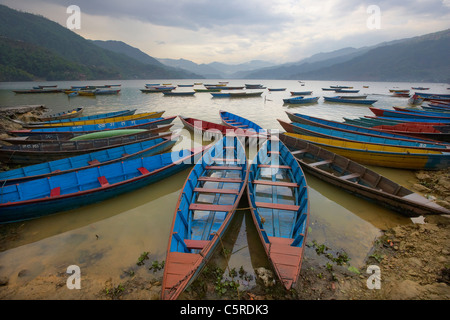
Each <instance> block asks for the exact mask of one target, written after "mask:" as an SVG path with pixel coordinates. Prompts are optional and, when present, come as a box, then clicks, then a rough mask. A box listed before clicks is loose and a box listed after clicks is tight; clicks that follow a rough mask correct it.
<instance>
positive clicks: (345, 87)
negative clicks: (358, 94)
mask: <svg viewBox="0 0 450 320" xmlns="http://www.w3.org/2000/svg"><path fill="white" fill-rule="evenodd" d="M330 88H331V89H333V90H334V89H353V87H349V86H330Z"/></svg>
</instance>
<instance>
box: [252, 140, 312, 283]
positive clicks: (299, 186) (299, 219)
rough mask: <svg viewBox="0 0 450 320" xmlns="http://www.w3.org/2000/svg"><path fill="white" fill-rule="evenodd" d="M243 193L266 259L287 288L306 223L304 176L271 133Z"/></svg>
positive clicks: (295, 270) (296, 264) (301, 247)
mask: <svg viewBox="0 0 450 320" xmlns="http://www.w3.org/2000/svg"><path fill="white" fill-rule="evenodd" d="M247 194H248V199H249V204H250V210H251V213H252V217H253V221H254V223H255V226H256V229H257V230H258V234H259V237H260V240H261V242H262V244H263V247H264V249H265V251H266V254H267V256H268V258H269V261H270V262H271V263H272V265H273V268H274V270H275V272H276V274H277V276H278V278H279V279H280V281H281V283H282V284H283V285H284V287H285V288H286V289H287V290H290V289H291V288H293V287H294V285H295V284H296V283H297V280H298V277H299V275H300V270H301V265H302V260H303V253H304V250H305V244H306V235H307V229H308V223H309V197H308V188H307V184H306V178H305V176H304V174H303V171H302V169H301V167H300V166H299V164H298V162H297V161H296V159H295V158H294V156H293V155H292V154H291V152H290V151H289V149H288V148H287V147H286V146H285V145H284V144H283V143H282V142H281V141H279V140H278V138H276V137H275V136H272V137H270V138H269V140H267V141H266V142H265V143H264V144H263V145H262V147H261V148H260V149H259V151H258V154H257V155H256V157H255V158H254V159H253V161H252V163H251V165H250V173H249V180H248V184H247Z"/></svg>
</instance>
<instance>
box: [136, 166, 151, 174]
mask: <svg viewBox="0 0 450 320" xmlns="http://www.w3.org/2000/svg"><path fill="white" fill-rule="evenodd" d="M138 170H139V172H140V173H142V174H149V173H150V171H148V170H147V169H146V168H144V167H140V168H138Z"/></svg>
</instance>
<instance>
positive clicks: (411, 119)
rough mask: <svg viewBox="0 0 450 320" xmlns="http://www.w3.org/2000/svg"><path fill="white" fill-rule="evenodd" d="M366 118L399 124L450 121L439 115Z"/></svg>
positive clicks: (446, 122)
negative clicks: (432, 116) (436, 116)
mask: <svg viewBox="0 0 450 320" xmlns="http://www.w3.org/2000/svg"><path fill="white" fill-rule="evenodd" d="M364 118H366V119H370V120H372V121H373V120H375V121H377V122H378V123H379V124H399V123H406V122H408V123H416V124H419V123H423V124H425V123H426V124H434V125H445V124H449V123H450V119H446V118H442V117H438V118H431V117H402V118H395V117H380V116H364Z"/></svg>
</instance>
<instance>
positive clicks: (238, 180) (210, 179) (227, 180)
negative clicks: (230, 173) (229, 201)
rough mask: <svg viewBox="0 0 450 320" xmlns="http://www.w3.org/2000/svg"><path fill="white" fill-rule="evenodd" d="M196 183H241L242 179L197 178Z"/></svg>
mask: <svg viewBox="0 0 450 320" xmlns="http://www.w3.org/2000/svg"><path fill="white" fill-rule="evenodd" d="M197 180H198V181H208V182H229V183H241V182H242V179H236V178H217V177H199V178H198V179H197Z"/></svg>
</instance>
